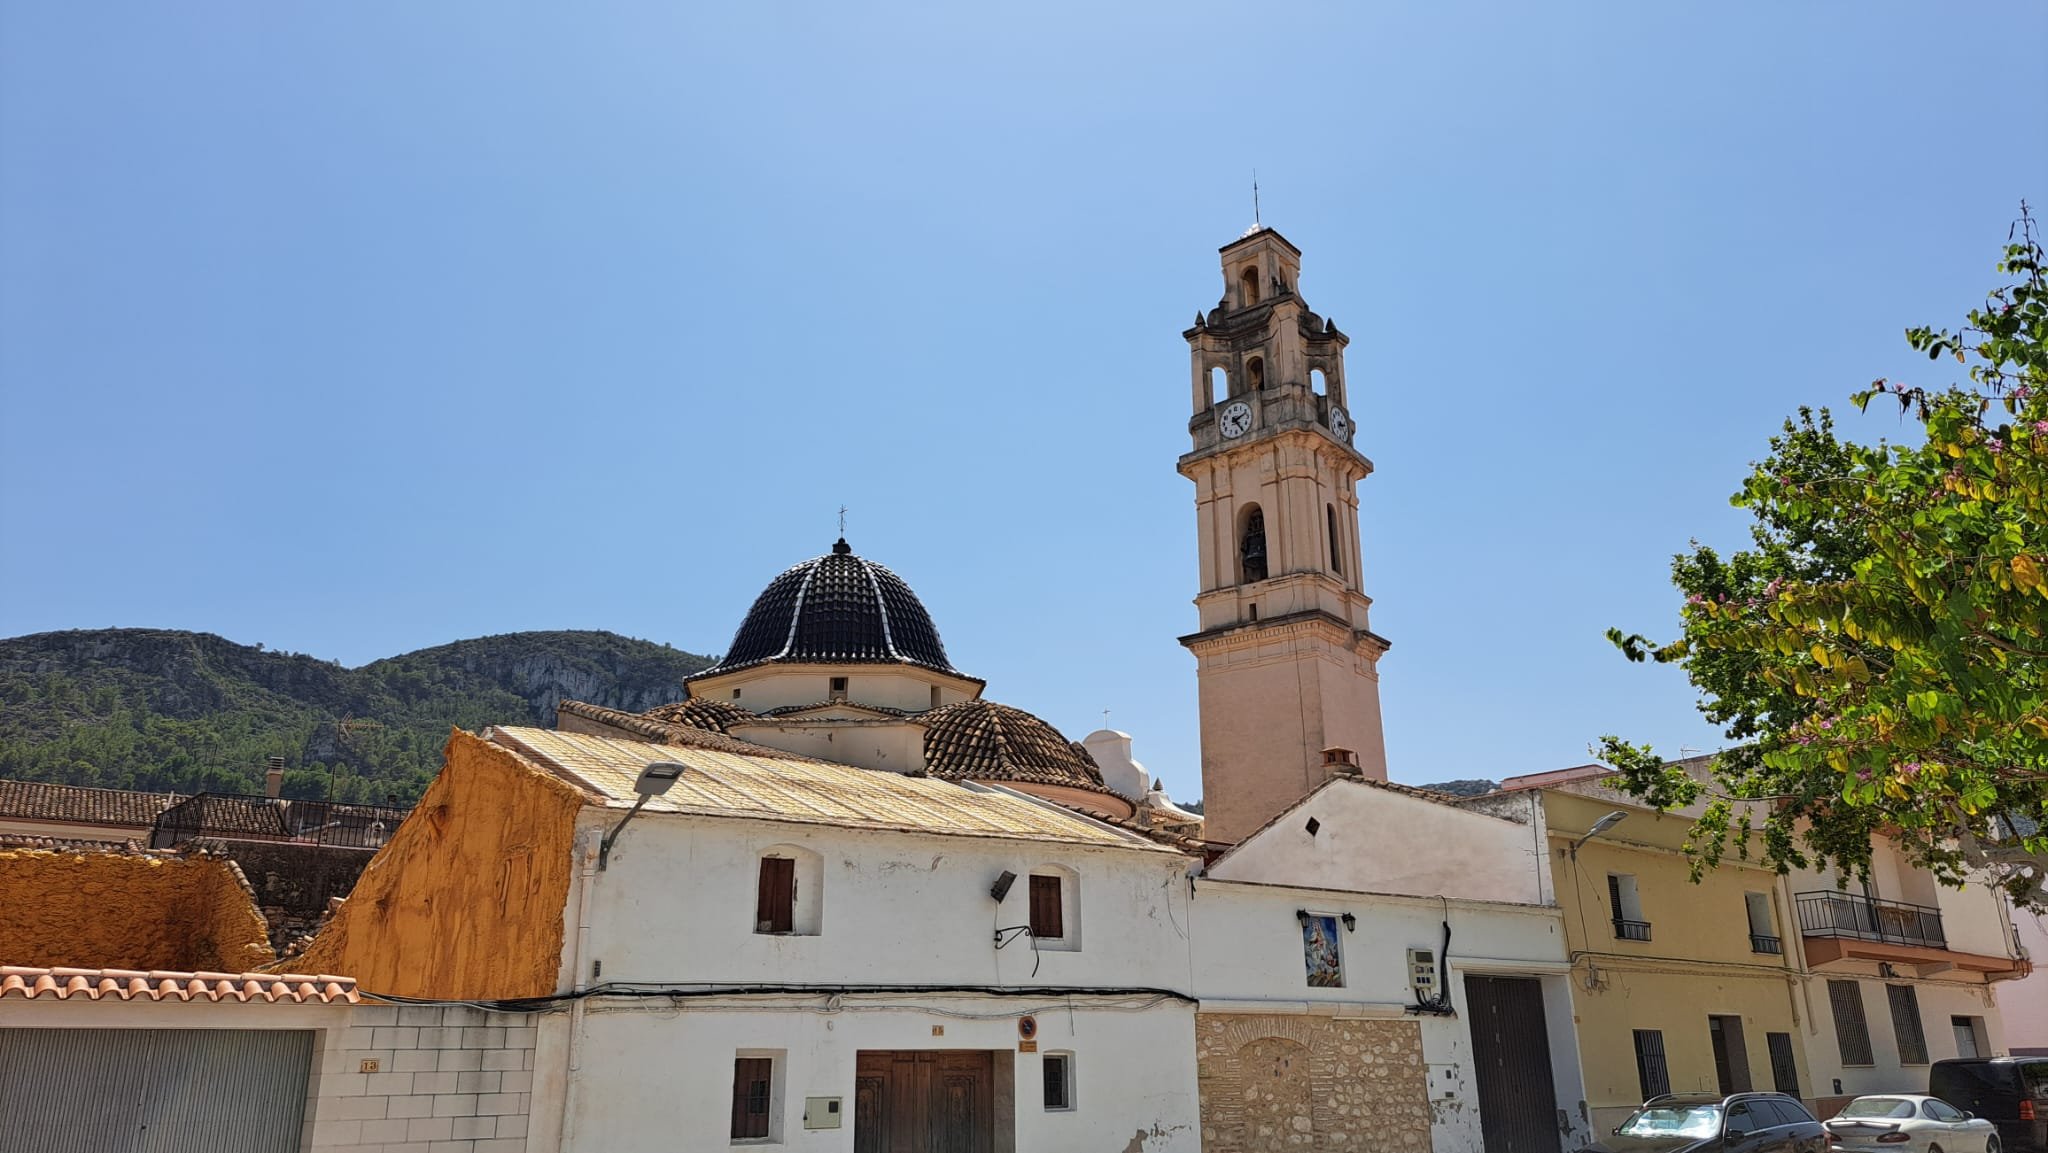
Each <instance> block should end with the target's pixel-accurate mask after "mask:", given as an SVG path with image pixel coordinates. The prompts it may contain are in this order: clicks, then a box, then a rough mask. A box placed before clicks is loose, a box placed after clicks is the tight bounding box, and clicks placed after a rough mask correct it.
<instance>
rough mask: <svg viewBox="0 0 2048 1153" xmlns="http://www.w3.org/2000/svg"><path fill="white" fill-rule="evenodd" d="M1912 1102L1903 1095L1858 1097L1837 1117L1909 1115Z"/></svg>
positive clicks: (1902, 1116)
mask: <svg viewBox="0 0 2048 1153" xmlns="http://www.w3.org/2000/svg"><path fill="white" fill-rule="evenodd" d="M1912 1115H1913V1103H1912V1102H1911V1101H1908V1100H1906V1099H1905V1098H1904V1097H1858V1098H1856V1099H1855V1100H1854V1101H1851V1102H1849V1107H1848V1108H1846V1109H1844V1110H1842V1111H1841V1112H1840V1113H1838V1114H1836V1116H1838V1117H1899V1118H1905V1117H1911V1116H1912Z"/></svg>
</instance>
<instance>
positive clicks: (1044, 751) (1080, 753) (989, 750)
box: [916, 700, 1109, 793]
mask: <svg viewBox="0 0 2048 1153" xmlns="http://www.w3.org/2000/svg"><path fill="white" fill-rule="evenodd" d="M916 719H917V722H918V723H919V724H921V725H923V726H924V763H925V772H926V774H927V775H930V776H934V777H941V778H944V779H947V780H965V781H1018V782H1024V783H1029V784H1039V785H1064V786H1066V787H1067V788H1073V789H1086V790H1088V791H1090V792H1099V793H1107V792H1108V791H1109V790H1108V789H1107V788H1105V787H1104V786H1103V783H1102V771H1101V770H1100V769H1097V768H1096V767H1095V762H1094V761H1093V760H1091V759H1090V758H1089V756H1088V753H1087V751H1086V750H1085V749H1083V748H1081V746H1079V745H1077V744H1074V743H1073V742H1072V741H1069V740H1067V738H1066V737H1064V736H1062V735H1061V734H1060V731H1059V730H1058V729H1056V728H1053V727H1052V726H1051V725H1049V724H1046V723H1045V722H1044V721H1041V720H1039V719H1038V718H1037V717H1034V716H1032V715H1031V714H1030V713H1027V712H1025V711H1024V710H1023V709H1013V708H1011V707H1010V706H1008V705H999V704H996V703H995V702H994V701H983V700H973V701H960V702H958V703H956V704H950V705H941V706H939V707H938V708H936V709H933V710H931V711H930V712H928V713H923V714H921V715H919V716H918V717H917V718H916Z"/></svg>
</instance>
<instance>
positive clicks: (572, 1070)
mask: <svg viewBox="0 0 2048 1153" xmlns="http://www.w3.org/2000/svg"><path fill="white" fill-rule="evenodd" d="M597 841H598V833H597V830H595V829H586V830H584V832H583V833H582V835H580V836H578V837H577V838H576V855H577V856H579V857H581V858H582V860H583V871H582V873H581V874H580V876H579V879H578V880H577V882H576V944H575V947H574V949H573V951H572V952H571V954H570V958H569V961H570V965H571V968H570V970H569V975H570V983H569V987H570V988H571V989H573V990H575V991H576V992H578V993H581V992H584V991H585V990H587V989H588V988H589V987H590V888H591V885H593V884H594V883H595V882H596V880H597ZM583 1002H584V998H582V997H578V998H576V999H575V1000H574V1001H571V1002H570V1003H569V1071H568V1076H567V1077H566V1078H565V1079H564V1082H563V1089H562V1132H561V1144H560V1145H559V1146H558V1147H557V1153H569V1150H571V1149H573V1148H574V1147H575V1146H574V1144H573V1141H574V1139H575V1136H576V1085H577V1082H579V1081H581V1080H582V1076H581V1073H582V1069H583Z"/></svg>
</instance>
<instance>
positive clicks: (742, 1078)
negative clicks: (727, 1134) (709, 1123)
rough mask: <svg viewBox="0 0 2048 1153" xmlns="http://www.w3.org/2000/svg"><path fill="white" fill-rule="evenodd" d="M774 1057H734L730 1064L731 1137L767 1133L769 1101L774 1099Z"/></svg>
mask: <svg viewBox="0 0 2048 1153" xmlns="http://www.w3.org/2000/svg"><path fill="white" fill-rule="evenodd" d="M774 1084H775V1060H774V1058H772V1057H736V1058H734V1059H733V1063H732V1136H733V1139H734V1140H736V1141H737V1140H742V1139H745V1138H749V1137H766V1136H768V1120H769V1116H768V1104H769V1102H770V1101H771V1100H772V1099H773V1093H772V1092H771V1091H772V1090H773V1088H774Z"/></svg>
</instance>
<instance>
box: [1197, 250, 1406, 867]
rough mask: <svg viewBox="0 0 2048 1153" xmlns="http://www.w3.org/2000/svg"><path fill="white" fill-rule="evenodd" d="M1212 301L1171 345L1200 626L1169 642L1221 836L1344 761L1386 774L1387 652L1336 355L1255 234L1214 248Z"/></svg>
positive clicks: (1339, 346) (1362, 471)
mask: <svg viewBox="0 0 2048 1153" xmlns="http://www.w3.org/2000/svg"><path fill="white" fill-rule="evenodd" d="M1221 255H1222V265H1223V268H1222V271H1223V298H1222V299H1221V300H1220V301H1218V302H1217V305H1216V307H1215V308H1214V309H1211V310H1210V311H1209V312H1208V313H1206V314H1197V316H1196V317H1195V325H1194V327H1193V328H1190V329H1188V330H1187V331H1186V332H1185V333H1183V334H1182V335H1183V336H1184V337H1186V339H1187V342H1188V349H1189V354H1190V362H1191V363H1190V368H1191V375H1192V383H1193V396H1192V399H1193V402H1194V403H1193V408H1194V413H1193V416H1192V417H1191V418H1190V419H1189V421H1188V434H1189V437H1190V439H1191V440H1192V442H1193V444H1192V447H1191V448H1190V450H1189V451H1188V452H1187V454H1186V455H1184V456H1182V457H1181V458H1180V465H1179V467H1180V472H1181V475H1183V476H1185V477H1187V478H1188V479H1189V480H1191V481H1193V482H1194V484H1195V528H1196V534H1197V544H1198V548H1197V552H1198V555H1199V558H1200V573H1199V576H1200V589H1201V591H1200V593H1199V594H1198V595H1197V596H1196V597H1195V606H1196V609H1197V610H1198V613H1199V622H1200V629H1199V631H1197V632H1195V633H1192V634H1190V635H1188V636H1185V637H1182V638H1181V643H1182V644H1184V645H1186V646H1187V647H1188V648H1189V650H1190V651H1192V652H1193V653H1194V654H1195V658H1196V660H1197V662H1198V680H1199V683H1200V686H1201V716H1202V799H1203V803H1204V811H1205V812H1206V813H1207V815H1208V825H1207V834H1208V836H1210V837H1211V838H1212V839H1216V840H1228V841H1234V840H1236V839H1238V838H1240V837H1242V836H1244V835H1245V834H1247V833H1249V832H1251V831H1252V830H1253V829H1256V828H1257V827H1258V826H1259V825H1261V824H1263V823H1264V822H1265V821H1266V820H1267V819H1268V818H1270V817H1271V816H1273V815H1274V814H1275V813H1277V812H1279V811H1280V810H1281V809H1283V808H1285V807H1286V806H1287V805H1290V804H1292V803H1293V802H1294V801H1296V800H1298V799H1300V798H1301V797H1303V796H1305V795H1307V793H1308V792H1310V791H1311V790H1313V789H1314V788H1316V787H1317V786H1319V785H1320V784H1322V782H1323V781H1324V780H1325V779H1326V776H1327V773H1328V771H1329V770H1328V768H1327V766H1326V765H1325V764H1324V758H1323V755H1322V752H1323V750H1324V749H1326V748H1331V747H1340V748H1346V749H1353V750H1356V751H1357V753H1358V757H1359V767H1360V770H1361V771H1362V772H1363V773H1364V775H1366V776H1367V777H1371V778H1376V779H1380V780H1384V779H1386V750H1385V741H1384V738H1383V737H1382V734H1381V727H1380V708H1379V672H1378V663H1379V658H1380V655H1381V654H1383V653H1384V652H1386V650H1387V641H1386V640H1385V639H1384V638H1382V637H1380V636H1378V635H1377V634H1375V633H1373V632H1372V630H1371V628H1370V627H1369V626H1368V624H1367V610H1368V609H1369V608H1370V607H1371V605H1372V598H1370V597H1368V596H1366V595H1365V590H1364V584H1363V578H1362V575H1361V573H1362V566H1361V564H1360V563H1359V561H1360V549H1359V539H1358V483H1359V482H1360V481H1362V480H1364V479H1365V478H1366V477H1367V476H1368V475H1370V474H1371V473H1372V462H1371V461H1369V460H1367V459H1366V458H1365V457H1364V456H1363V455H1362V454H1360V453H1359V452H1358V450H1357V449H1356V448H1354V447H1353V446H1352V437H1353V433H1354V431H1355V430H1354V427H1353V422H1352V420H1351V414H1350V412H1349V410H1348V409H1347V408H1346V396H1347V393H1346V388H1345V379H1344V348H1345V346H1346V345H1347V344H1349V343H1350V338H1349V337H1347V336H1345V335H1344V334H1343V333H1342V332H1340V331H1339V330H1338V328H1337V326H1336V324H1335V323H1334V322H1333V321H1331V320H1330V319H1329V318H1328V317H1324V316H1319V315H1317V314H1316V313H1315V312H1314V311H1313V310H1312V309H1310V308H1309V306H1308V303H1307V301H1306V300H1304V299H1303V298H1302V296H1301V291H1300V288H1299V284H1300V277H1301V250H1300V249H1298V248H1296V247H1294V245H1293V244H1291V243H1289V242H1288V240H1287V238H1286V237H1284V236H1281V235H1280V234H1279V233H1278V232H1276V231H1274V230H1273V229H1270V228H1255V229H1254V230H1252V231H1251V232H1249V233H1246V234H1245V235H1244V236H1241V237H1239V238H1238V239H1237V240H1235V241H1233V242H1231V243H1230V244H1226V245H1224V246H1223V248H1222V251H1221Z"/></svg>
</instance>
